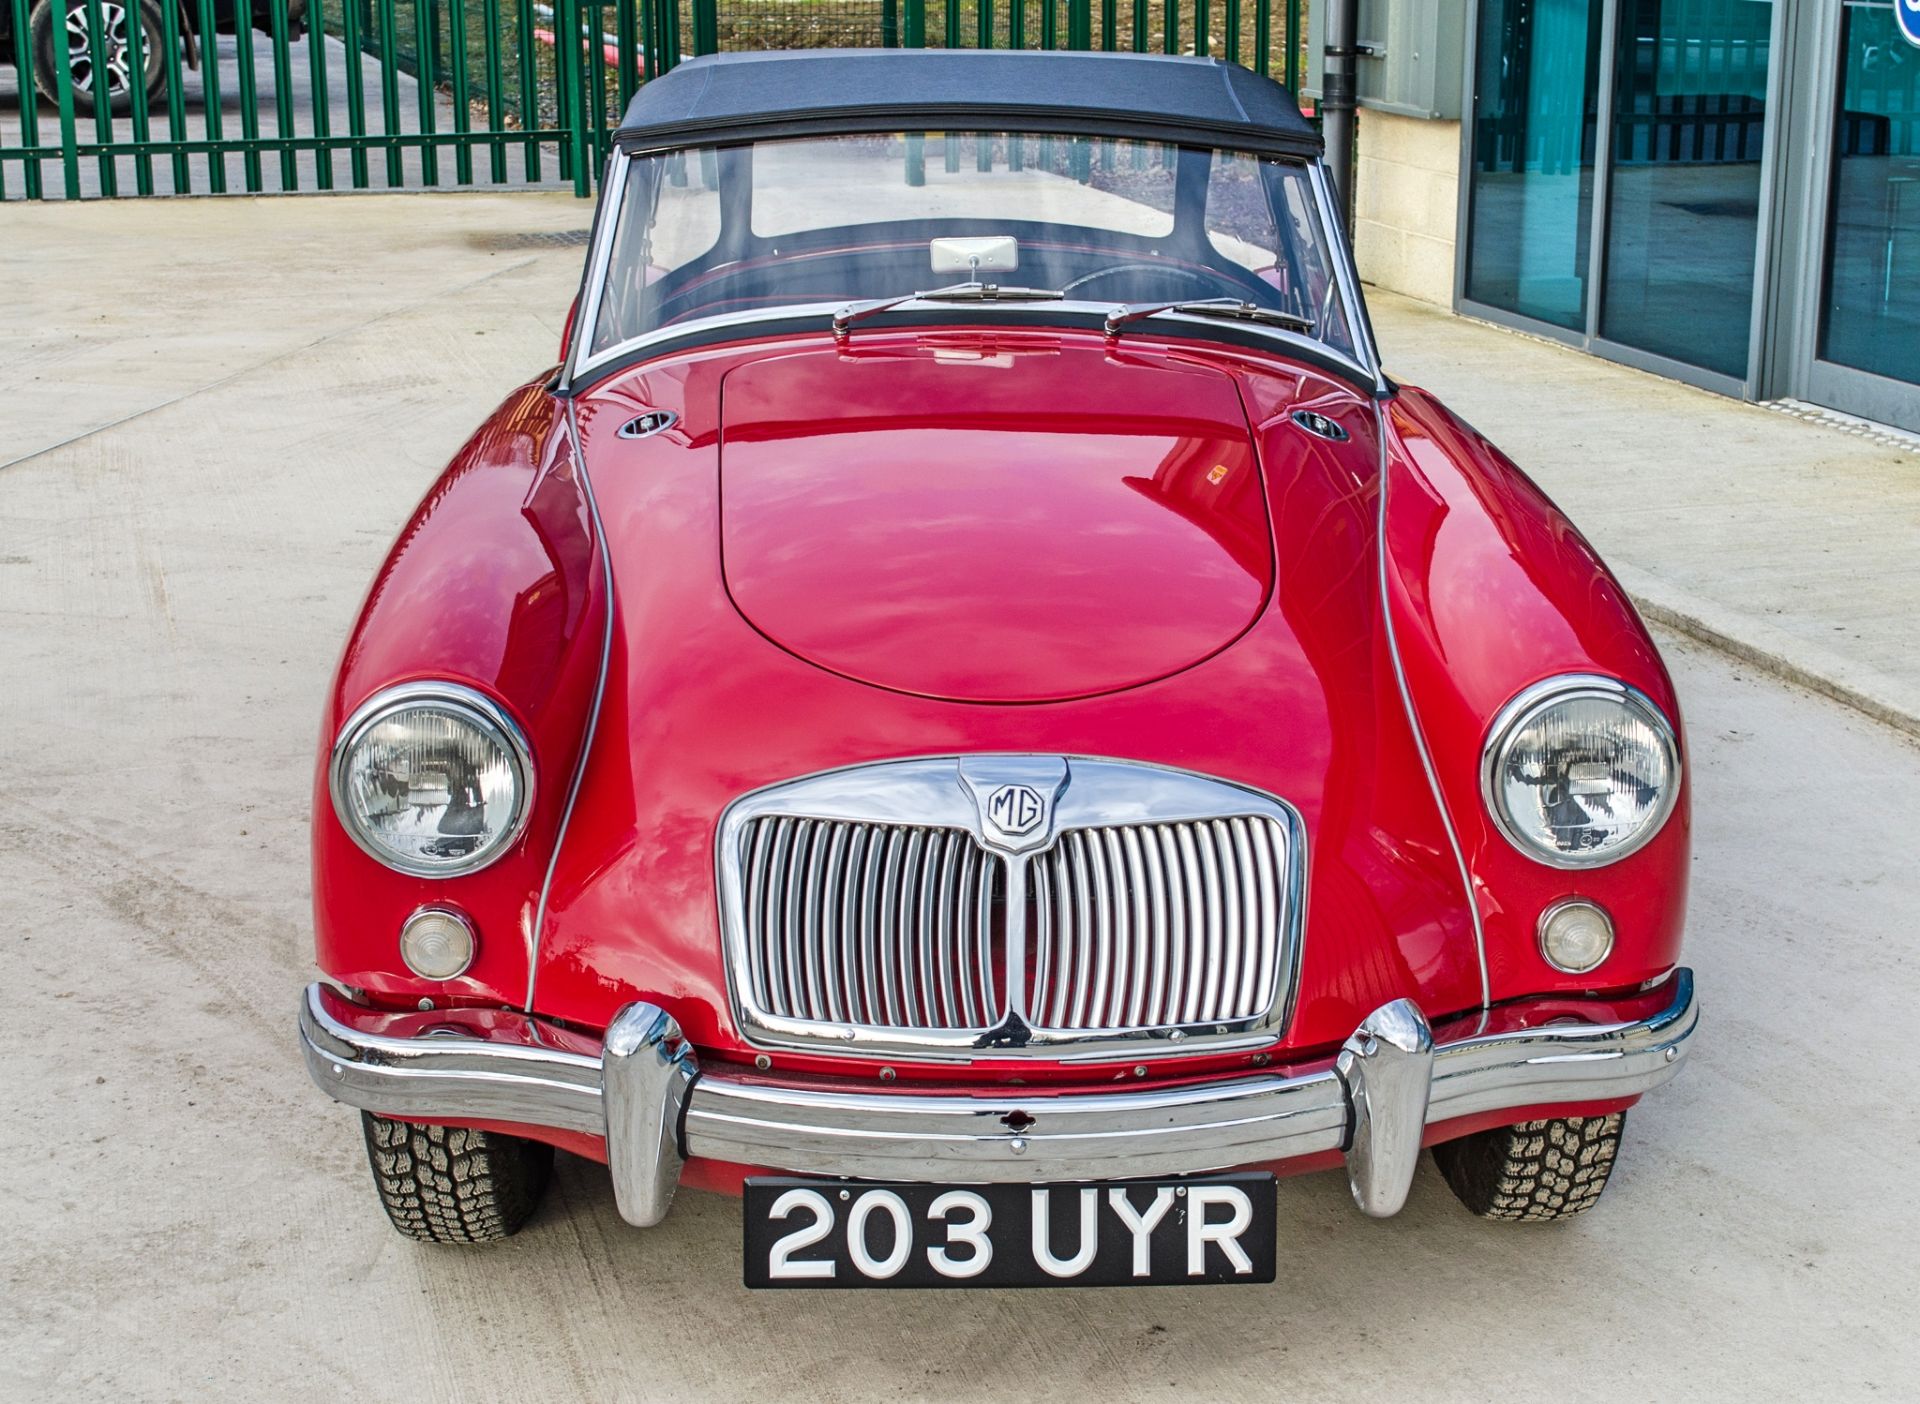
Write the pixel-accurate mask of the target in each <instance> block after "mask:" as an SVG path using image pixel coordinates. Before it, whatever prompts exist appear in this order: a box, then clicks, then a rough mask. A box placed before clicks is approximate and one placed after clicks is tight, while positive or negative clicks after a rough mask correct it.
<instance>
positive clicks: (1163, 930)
mask: <svg viewBox="0 0 1920 1404" xmlns="http://www.w3.org/2000/svg"><path fill="white" fill-rule="evenodd" d="M1140 848H1141V853H1142V857H1141V865H1140V866H1141V870H1142V871H1143V872H1144V873H1145V874H1146V879H1147V904H1148V913H1147V922H1148V927H1147V929H1148V930H1150V931H1151V932H1153V980H1152V983H1151V985H1149V987H1148V989H1147V1004H1146V1008H1145V1009H1144V1010H1142V1011H1141V1018H1142V1020H1143V1021H1151V1022H1153V1023H1158V1024H1164V1023H1166V1022H1167V967H1168V965H1169V964H1170V963H1171V961H1170V958H1169V956H1170V947H1171V945H1172V940H1173V932H1172V931H1171V930H1170V929H1169V928H1170V926H1171V924H1172V918H1171V917H1170V915H1169V913H1168V908H1167V875H1166V871H1165V869H1164V868H1162V866H1161V863H1160V838H1159V835H1158V833H1157V832H1156V831H1155V830H1153V829H1147V830H1146V831H1145V834H1144V836H1143V837H1142V838H1141V839H1140Z"/></svg>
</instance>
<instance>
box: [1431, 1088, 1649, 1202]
mask: <svg viewBox="0 0 1920 1404" xmlns="http://www.w3.org/2000/svg"><path fill="white" fill-rule="evenodd" d="M1626 1121H1627V1114H1626V1113H1625V1112H1612V1113H1610V1114H1609V1115H1607V1116H1557V1117H1552V1118H1550V1119H1548V1120H1545V1121H1523V1122H1521V1123H1519V1124H1518V1125H1517V1126H1496V1127H1494V1128H1493V1129H1492V1130H1491V1131H1476V1132H1475V1133H1474V1134H1473V1135H1471V1136H1462V1137H1461V1138H1460V1139H1459V1140H1457V1141H1445V1142H1442V1143H1441V1144H1440V1145H1437V1146H1435V1147H1434V1148H1433V1158H1434V1159H1435V1160H1436V1161H1438V1162H1439V1164H1440V1173H1441V1174H1442V1175H1444V1176H1445V1177H1446V1180H1447V1185H1448V1187H1449V1188H1451V1189H1452V1190H1453V1193H1454V1197H1455V1198H1457V1199H1458V1200H1459V1201H1460V1202H1461V1203H1462V1204H1464V1205H1466V1206H1467V1208H1468V1209H1470V1210H1472V1211H1473V1212H1474V1213H1475V1214H1478V1215H1479V1216H1480V1217H1481V1218H1483V1219H1506V1220H1514V1221H1524V1222H1532V1223H1546V1222H1551V1221H1552V1220H1555V1219H1570V1218H1572V1217H1573V1216H1574V1215H1575V1214H1583V1213H1585V1212H1586V1211H1587V1210H1589V1209H1591V1208H1592V1207H1593V1206H1594V1205H1595V1204H1596V1203H1598V1202H1599V1199H1600V1192H1601V1191H1602V1190H1604V1189H1605V1188H1606V1187H1607V1177H1608V1176H1609V1175H1611V1174H1612V1173H1613V1161H1614V1157H1615V1156H1616V1155H1618V1154H1619V1152H1620V1133H1621V1131H1622V1129H1623V1128H1624V1127H1625V1126H1626Z"/></svg>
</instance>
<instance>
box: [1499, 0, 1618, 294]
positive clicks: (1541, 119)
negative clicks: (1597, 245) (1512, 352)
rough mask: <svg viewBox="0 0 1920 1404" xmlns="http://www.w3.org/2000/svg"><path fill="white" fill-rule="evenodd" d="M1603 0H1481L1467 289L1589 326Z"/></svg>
mask: <svg viewBox="0 0 1920 1404" xmlns="http://www.w3.org/2000/svg"><path fill="white" fill-rule="evenodd" d="M1600 9H1601V6H1600V0H1483V3H1482V4H1481V6H1480V29H1479V38H1478V41H1477V43H1478V47H1477V50H1476V52H1477V55H1478V57H1477V60H1476V65H1475V74H1474V111H1473V121H1474V134H1473V152H1474V161H1473V170H1472V172H1471V175H1470V179H1471V192H1470V199H1471V212H1470V222H1469V225H1468V233H1467V280H1466V293H1467V296H1468V297H1469V298H1471V299H1473V300H1474V301H1476V302H1484V303H1487V304H1488V305H1490V306H1493V307H1501V308H1505V309H1506V310H1507V311H1509V312H1517V313H1520V314H1521V315H1523V316H1527V317H1537V318H1539V319H1540V320H1541V321H1544V322H1552V323H1554V324H1556V325H1558V326H1562V327H1568V328H1571V329H1573V330H1580V329H1582V328H1584V327H1585V326H1586V320H1587V310H1586V307H1587V263H1588V250H1589V243H1588V240H1589V238H1590V233H1589V230H1590V228H1591V223H1592V210H1593V152H1594V130H1595V128H1594V124H1595V122H1596V120H1597V118H1598V107H1599V72H1600Z"/></svg>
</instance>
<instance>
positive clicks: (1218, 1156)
mask: <svg viewBox="0 0 1920 1404" xmlns="http://www.w3.org/2000/svg"><path fill="white" fill-rule="evenodd" d="M1666 988H1667V989H1668V990H1669V991H1670V994H1671V998H1670V999H1669V1000H1668V1002H1667V1004H1666V1006H1665V1007H1664V1008H1663V1009H1661V1010H1660V1012H1658V1013H1656V1014H1653V1015H1651V1016H1649V1017H1648V1018H1645V1019H1642V1020H1639V1021H1637V1022H1634V1023H1623V1024H1577V1023H1557V1024H1552V1025H1549V1026H1547V1027H1543V1028H1532V1029H1526V1030H1522V1031H1519V1032H1512V1033H1499V1034H1486V1035H1479V1036H1471V1037H1460V1038H1452V1039H1447V1040H1444V1041H1441V1042H1439V1043H1435V1041H1434V1039H1433V1035H1432V1031H1431V1030H1430V1028H1429V1027H1428V1024H1427V1021H1426V1019H1425V1018H1424V1017H1423V1016H1422V1015H1421V1013H1420V1011H1419V1009H1418V1008H1417V1007H1416V1006H1415V1005H1414V1004H1413V1003H1412V1002H1411V1001H1409V1000H1396V1001H1394V1002H1393V1003H1391V1004H1387V1005H1383V1006H1381V1007H1380V1008H1379V1009H1377V1010H1375V1011H1374V1012H1373V1013H1372V1014H1371V1015H1369V1016H1368V1017H1367V1018H1366V1019H1365V1020H1364V1021H1362V1023H1361V1025H1360V1027H1359V1028H1358V1029H1356V1030H1355V1031H1354V1034H1353V1036H1352V1037H1351V1038H1349V1039H1348V1040H1347V1042H1346V1045H1345V1046H1344V1047H1343V1048H1342V1049H1341V1050H1340V1053H1339V1056H1338V1057H1337V1058H1335V1059H1334V1060H1332V1062H1331V1063H1329V1064H1327V1065H1325V1066H1323V1067H1319V1068H1318V1069H1317V1070H1313V1071H1307V1072H1302V1073H1298V1074H1295V1075H1291V1076H1285V1075H1279V1074H1261V1075H1254V1076H1249V1077H1236V1078H1232V1079H1227V1080H1223V1081H1216V1082H1208V1083H1202V1084H1199V1085H1192V1086H1184V1087H1175V1088H1143V1089H1141V1090H1139V1091H1130V1092H1096V1093H1082V1092H1064V1093H1051V1092H1048V1091H1046V1090H1045V1089H1044V1088H1036V1087H1001V1088H991V1089H988V1090H985V1091H982V1092H979V1093H965V1094H961V1093H951V1092H937V1093H930V1092H854V1091H843V1090H822V1089H820V1088H811V1087H796V1086H788V1085H781V1084H778V1083H775V1082H772V1081H769V1080H767V1079H766V1078H764V1077H754V1076H750V1075H743V1074H741V1073H737V1072H734V1071H732V1070H731V1069H728V1070H724V1071H722V1070H718V1069H715V1070H704V1071H703V1070H702V1069H701V1068H700V1066H699V1064H698V1063H697V1061H696V1059H695V1057H694V1054H693V1050H692V1049H691V1047H689V1046H688V1045H687V1043H686V1042H685V1040H684V1039H682V1037H681V1036H680V1029H679V1026H678V1025H677V1024H675V1023H674V1021H673V1019H672V1018H671V1017H670V1016H669V1015H667V1014H666V1013H665V1012H664V1011H662V1010H660V1009H659V1008H657V1007H655V1006H654V1005H651V1004H645V1003H637V1004H630V1005H628V1006H627V1007H626V1008H625V1009H623V1010H621V1012H620V1014H619V1015H618V1017H616V1018H615V1019H614V1021H613V1023H612V1025H611V1026H610V1027H609V1028H608V1030H607V1035H606V1039H605V1042H604V1044H603V1046H602V1048H601V1052H600V1054H599V1056H595V1055H593V1054H592V1053H589V1052H586V1051H583V1050H582V1049H581V1048H580V1047H579V1046H578V1045H580V1044H581V1043H582V1041H581V1040H579V1039H577V1038H574V1039H572V1040H571V1041H572V1042H573V1043H574V1044H575V1045H576V1047H574V1048H567V1047H564V1046H552V1045H554V1044H555V1043H562V1044H564V1043H565V1042H567V1041H568V1040H567V1039H565V1038H553V1037H548V1036H545V1035H544V1034H543V1029H544V1028H545V1026H543V1025H541V1024H540V1023H539V1022H538V1021H537V1020H533V1019H529V1018H526V1017H525V1016H521V1015H512V1014H503V1015H492V1016H490V1024H489V1027H488V1028H486V1029H479V1028H475V1029H472V1030H467V1029H463V1028H462V1027H461V1025H460V1024H459V1023H458V1022H449V1021H455V1020H457V1019H458V1017H459V1016H458V1015H456V1014H455V1013H453V1012H451V1011H449V1012H446V1013H443V1014H441V1015H436V1016H431V1019H437V1020H439V1021H440V1022H439V1023H438V1025H437V1026H433V1027H429V1026H428V1023H431V1019H429V1016H416V1015H390V1014H382V1013H379V1012H377V1011H373V1010H368V1009H365V1008H364V1007H362V1006H359V1005H355V1004H353V1003H351V1002H350V1001H348V1000H347V999H346V997H345V996H343V995H342V994H340V993H339V992H338V991H337V990H334V989H333V988H332V987H330V986H327V985H321V984H315V985H310V986H308V987H307V991H306V996H305V998H304V999H303V1001H302V1002H301V1006H300V1041H301V1046H302V1048H303V1049H304V1051H305V1053H306V1058H307V1068H308V1070H309V1071H310V1072H311V1073H312V1074H313V1080H314V1081H315V1082H316V1083H318V1084H319V1085H320V1087H321V1088H322V1089H324V1090H325V1091H326V1092H327V1093H328V1094H329V1095H331V1096H332V1097H334V1098H335V1099H336V1100H338V1101H341V1102H345V1103H346V1104H347V1105H349V1106H354V1107H360V1108H362V1109H364V1110H368V1111H375V1112H380V1113H383V1114H385V1115H388V1116H396V1117H403V1118H405V1117H416V1118H422V1119H429V1120H441V1121H455V1122H459V1121H483V1122H506V1123H516V1124H520V1125H525V1126H540V1127H550V1128H553V1129H555V1130H559V1131H570V1132H575V1133H579V1134H582V1135H588V1136H596V1137H600V1136H604V1137H605V1138H606V1145H607V1164H608V1166H609V1168H610V1169H611V1171H612V1174H613V1183H614V1191H615V1195H616V1197H617V1200H618V1202H619V1207H620V1213H621V1215H622V1217H624V1218H625V1219H627V1221H628V1222H630V1223H633V1224H638V1225H641V1226H646V1225H650V1224H656V1223H658V1222H660V1220H661V1218H662V1217H664V1216H665V1214H666V1212H667V1207H668V1205H669V1204H670V1203H671V1201H672V1199H673V1191H674V1188H675V1186H676V1185H677V1184H678V1183H679V1179H680V1168H681V1166H682V1164H683V1163H684V1161H685V1159H686V1158H687V1157H699V1158H703V1159H708V1160H717V1161H726V1162H731V1163H734V1164H740V1165H750V1166H760V1167H765V1168H768V1169H774V1170H781V1171H788V1172H794V1173H805V1174H817V1175H836V1176H837V1175H844V1176H849V1177H853V1178H858V1179H872V1180H910V1181H931V1182H947V1181H951V1182H956V1183H966V1182H969V1181H972V1182H981V1181H1013V1182H1027V1181H1033V1182H1045V1181H1060V1180H1098V1179H1120V1178H1130V1177H1134V1176H1147V1175H1187V1174H1200V1173H1204V1172H1207V1171H1214V1170H1227V1169H1232V1168H1235V1167H1239V1166H1246V1165H1261V1164H1267V1163H1271V1162H1275V1161H1284V1160H1292V1159H1295V1158H1297V1157H1300V1156H1305V1155H1314V1154H1319V1153H1325V1152H1328V1151H1341V1152H1344V1154H1345V1158H1346V1164H1347V1175H1348V1179H1349V1182H1350V1183H1351V1185H1352V1187H1353V1195H1354V1200H1355V1201H1356V1202H1357V1203H1358V1204H1359V1206H1360V1208H1361V1209H1362V1210H1364V1211H1365V1212H1367V1213H1368V1214H1372V1215H1375V1216H1385V1215H1389V1214H1393V1213H1396V1212H1398V1210H1399V1209H1400V1206H1401V1205H1402V1204H1403V1203H1404V1202H1405V1201H1406V1197H1407V1189H1408V1186H1409V1185H1410V1184H1411V1183H1412V1180H1413V1172H1414V1169H1415V1166H1416V1164H1417V1163H1418V1159H1419V1154H1420V1147H1421V1139H1422V1134H1423V1132H1424V1130H1425V1128H1426V1127H1427V1126H1429V1125H1431V1124H1433V1123H1436V1122H1442V1121H1451V1120H1454V1119H1456V1118H1459V1117H1466V1116H1474V1115H1478V1114H1480V1113H1485V1112H1497V1111H1502V1110H1506V1109H1513V1110H1516V1111H1517V1110H1519V1109H1522V1108H1527V1107H1538V1106H1549V1105H1564V1104H1569V1103H1581V1102H1603V1101H1609V1100H1613V1099H1617V1098H1622V1097H1632V1096H1637V1095H1638V1094H1640V1093H1642V1092H1646V1091H1649V1090H1650V1089H1652V1088H1655V1087H1658V1086H1659V1085H1660V1084H1661V1083H1663V1082H1666V1081H1667V1080H1668V1079H1670V1078H1671V1077H1672V1076H1673V1075H1674V1074H1675V1073H1676V1072H1678V1071H1679V1069H1680V1064H1681V1063H1682V1062H1683V1061H1684V1060H1685V1058H1686V1054H1687V1046H1688V1043H1689V1041H1690V1040H1691V1039H1692V1037H1693V1031H1694V1027H1695V1025H1696V1023H1697V1022H1698V1013H1697V1011H1696V1009H1695V1006H1694V999H1693V973H1692V972H1691V971H1689V970H1679V971H1676V972H1675V973H1674V975H1673V976H1672V978H1671V979H1670V980H1669V981H1668V983H1667V986H1666ZM423 1020H428V1023H423V1022H422V1021H423ZM393 1025H398V1026H401V1027H402V1028H411V1029H414V1030H417V1031H414V1032H401V1033H396V1032H390V1031H386V1029H385V1028H384V1027H383V1026H393ZM476 1033H484V1034H485V1035H486V1036H484V1037H476V1036H471V1035H472V1034H476ZM1009 1122H1011V1123H1012V1125H1009V1124H1008V1123H1009Z"/></svg>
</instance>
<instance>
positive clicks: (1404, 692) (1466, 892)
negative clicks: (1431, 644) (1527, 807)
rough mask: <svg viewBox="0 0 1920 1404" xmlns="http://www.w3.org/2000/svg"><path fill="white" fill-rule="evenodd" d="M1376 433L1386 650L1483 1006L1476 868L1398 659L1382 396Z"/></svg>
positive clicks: (1485, 979)
mask: <svg viewBox="0 0 1920 1404" xmlns="http://www.w3.org/2000/svg"><path fill="white" fill-rule="evenodd" d="M1373 431H1374V437H1375V438H1376V439H1378V440H1379V441H1380V487H1379V491H1378V494H1377V495H1378V497H1379V504H1378V516H1377V519H1376V524H1375V527H1374V533H1373V534H1374V554H1375V555H1376V556H1378V557H1379V562H1380V623H1381V626H1382V627H1383V628H1384V629H1385V630H1386V634H1387V656H1388V657H1389V658H1391V659H1392V660H1393V680H1394V684H1395V685H1396V686H1397V687H1398V688H1399V690H1400V706H1401V710H1403V711H1404V712H1405V713H1406V714H1407V728H1408V730H1410V731H1412V733H1413V746H1414V749H1415V750H1416V751H1418V752H1419V753H1420V769H1421V770H1422V771H1423V772H1424V773H1425V775H1426V777H1427V790H1428V792H1429V793H1430V794H1432V796H1433V804H1434V808H1436V809H1438V810H1439V811H1440V826H1441V828H1443V829H1445V830H1446V833H1447V847H1448V848H1450V849H1452V850H1453V861H1454V864H1455V866H1456V867H1458V868H1459V870H1460V895H1461V896H1462V897H1463V898H1464V899H1465V900H1466V904H1467V915H1468V916H1469V917H1471V918H1472V919H1473V949H1474V954H1475V955H1476V956H1477V957H1478V958H1479V961H1480V1007H1481V1008H1482V1009H1487V1008H1490V1007H1491V1006H1492V1004H1493V981H1492V980H1491V979H1490V978H1489V976H1488V974H1487V933H1486V929H1485V927H1484V926H1483V925H1482V924H1481V919H1480V899H1479V898H1478V897H1477V896H1476V895H1475V893H1474V890H1473V872H1472V870H1471V869H1469V868H1468V867H1467V854H1466V850H1465V849H1464V848H1462V847H1461V846H1460V834H1459V832H1458V830H1456V829H1455V828H1454V824H1453V812H1452V811H1451V810H1449V809H1448V808H1447V797H1446V795H1445V794H1443V793H1442V792H1441V789H1440V775H1439V772H1438V771H1436V770H1435V769H1434V766H1433V752H1432V751H1430V750H1429V749H1428V748H1427V733H1426V732H1425V731H1424V730H1422V729H1421V726H1420V714H1419V712H1418V711H1417V710H1415V708H1414V705H1413V689H1412V688H1410V687H1408V686H1407V670H1406V666H1405V665H1404V664H1403V663H1402V662H1401V661H1400V638H1399V635H1398V634H1397V633H1396V632H1395V631H1394V627H1393V592H1392V591H1391V590H1389V589H1388V588H1387V480H1388V479H1389V478H1390V477H1391V476H1392V468H1393V465H1392V460H1391V456H1390V455H1389V454H1388V453H1387V412H1386V408H1385V407H1384V406H1383V405H1382V404H1381V402H1380V401H1379V400H1375V401H1374V402H1373Z"/></svg>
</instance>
